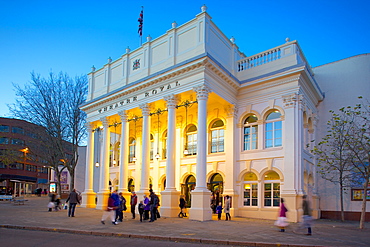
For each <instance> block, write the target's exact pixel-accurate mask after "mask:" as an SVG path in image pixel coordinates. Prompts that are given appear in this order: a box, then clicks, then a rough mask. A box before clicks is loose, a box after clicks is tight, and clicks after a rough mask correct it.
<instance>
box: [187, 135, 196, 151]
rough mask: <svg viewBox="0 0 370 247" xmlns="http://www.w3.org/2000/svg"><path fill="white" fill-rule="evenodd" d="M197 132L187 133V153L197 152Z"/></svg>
mask: <svg viewBox="0 0 370 247" xmlns="http://www.w3.org/2000/svg"><path fill="white" fill-rule="evenodd" d="M197 141H198V140H197V134H189V135H188V147H187V148H188V152H189V155H196V154H197Z"/></svg>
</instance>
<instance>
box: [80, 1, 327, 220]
mask: <svg viewBox="0 0 370 247" xmlns="http://www.w3.org/2000/svg"><path fill="white" fill-rule="evenodd" d="M323 98H324V97H323V93H322V91H321V90H320V88H319V86H318V84H317V83H316V81H315V78H314V76H313V73H312V69H311V67H310V65H309V64H308V62H307V61H306V59H305V57H304V55H303V53H302V51H301V48H300V46H299V44H298V43H297V42H296V41H289V40H288V39H287V40H286V42H285V43H284V44H282V45H280V46H278V47H275V48H273V49H270V50H267V51H265V52H262V53H259V54H256V55H253V56H245V55H244V54H243V53H242V52H240V51H239V49H238V46H237V45H236V43H235V40H234V38H227V37H226V36H225V35H224V34H223V33H222V32H221V30H220V29H219V28H218V27H217V26H216V25H215V24H214V23H213V22H212V20H211V17H210V15H209V14H208V13H207V11H206V7H205V6H203V7H202V11H201V13H200V14H198V15H197V16H196V17H195V18H194V19H193V20H191V21H189V22H187V23H185V24H183V25H181V26H177V24H176V23H172V28H171V29H169V30H168V31H167V32H166V33H165V34H164V35H162V36H160V37H158V38H156V39H154V40H152V39H151V37H148V38H147V42H145V43H144V44H143V45H142V46H141V47H140V48H138V49H136V50H134V51H130V49H129V48H127V49H126V53H125V54H124V55H122V56H121V57H120V58H118V59H117V60H114V61H113V60H112V59H108V62H107V64H106V65H105V66H104V67H103V68H100V69H97V70H96V69H95V68H93V69H92V71H91V72H90V73H89V93H88V99H87V102H86V103H85V104H84V105H83V106H82V107H81V109H82V110H83V111H85V112H86V113H87V120H88V126H87V127H88V131H89V133H88V134H89V135H88V143H87V162H86V175H85V191H84V192H83V205H82V206H85V207H96V208H98V209H103V208H104V207H105V206H106V204H107V197H108V195H109V192H110V191H111V190H112V189H114V190H115V189H117V190H118V191H120V192H123V194H124V195H125V196H127V197H129V195H130V191H133V190H134V191H136V193H137V194H138V196H139V199H141V198H142V196H143V195H144V194H148V191H149V189H153V190H154V191H155V192H156V193H157V194H158V195H159V196H160V199H161V208H160V211H161V214H162V215H164V216H168V217H174V216H177V214H178V211H179V209H178V204H179V196H180V194H183V195H184V196H185V198H186V201H187V203H188V206H189V215H190V219H195V220H201V221H204V220H210V219H211V217H212V211H211V208H210V202H211V200H212V201H217V202H218V201H220V202H222V197H223V196H225V195H229V196H231V198H232V210H231V214H232V215H234V216H242V217H254V218H263V219H274V218H275V217H276V212H277V210H278V207H279V200H280V198H281V197H283V198H284V199H285V200H286V202H287V205H288V208H289V218H290V220H292V221H297V220H298V218H299V216H300V210H301V209H300V205H301V196H302V195H303V194H307V195H309V198H310V200H311V201H312V206H313V213H314V216H315V217H318V215H319V207H318V199H317V188H316V187H315V186H316V180H317V177H316V171H315V166H314V163H315V162H314V157H313V156H312V155H311V154H310V152H309V150H308V147H307V145H306V144H307V143H308V142H309V141H311V140H312V139H313V135H314V134H315V128H316V124H317V105H318V104H319V102H320V101H322V100H323ZM95 198H97V201H96V200H95Z"/></svg>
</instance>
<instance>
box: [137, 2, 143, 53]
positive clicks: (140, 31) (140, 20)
mask: <svg viewBox="0 0 370 247" xmlns="http://www.w3.org/2000/svg"><path fill="white" fill-rule="evenodd" d="M138 21H139V34H140V46H142V45H143V27H144V6H141V12H140V17H139V19H138Z"/></svg>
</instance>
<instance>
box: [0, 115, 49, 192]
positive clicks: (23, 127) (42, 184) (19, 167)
mask: <svg viewBox="0 0 370 247" xmlns="http://www.w3.org/2000/svg"><path fill="white" fill-rule="evenodd" d="M40 131H42V128H41V127H40V126H38V125H35V124H32V123H29V122H27V121H24V120H19V119H12V118H0V193H2V194H14V195H19V193H21V194H31V193H33V191H34V190H35V189H36V188H42V189H48V186H49V184H48V183H49V180H48V175H49V168H48V167H47V164H46V161H45V160H44V159H42V158H41V156H40V154H41V150H42V147H40V145H41V143H40V141H39V134H40Z"/></svg>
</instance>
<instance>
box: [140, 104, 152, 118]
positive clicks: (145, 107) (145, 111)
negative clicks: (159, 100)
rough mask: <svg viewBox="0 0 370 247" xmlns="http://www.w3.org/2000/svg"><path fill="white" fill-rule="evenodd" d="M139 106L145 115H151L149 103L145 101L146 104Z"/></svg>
mask: <svg viewBox="0 0 370 247" xmlns="http://www.w3.org/2000/svg"><path fill="white" fill-rule="evenodd" d="M139 108H140V109H141V112H142V114H143V116H149V113H150V107H149V104H148V103H144V104H141V105H139Z"/></svg>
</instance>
